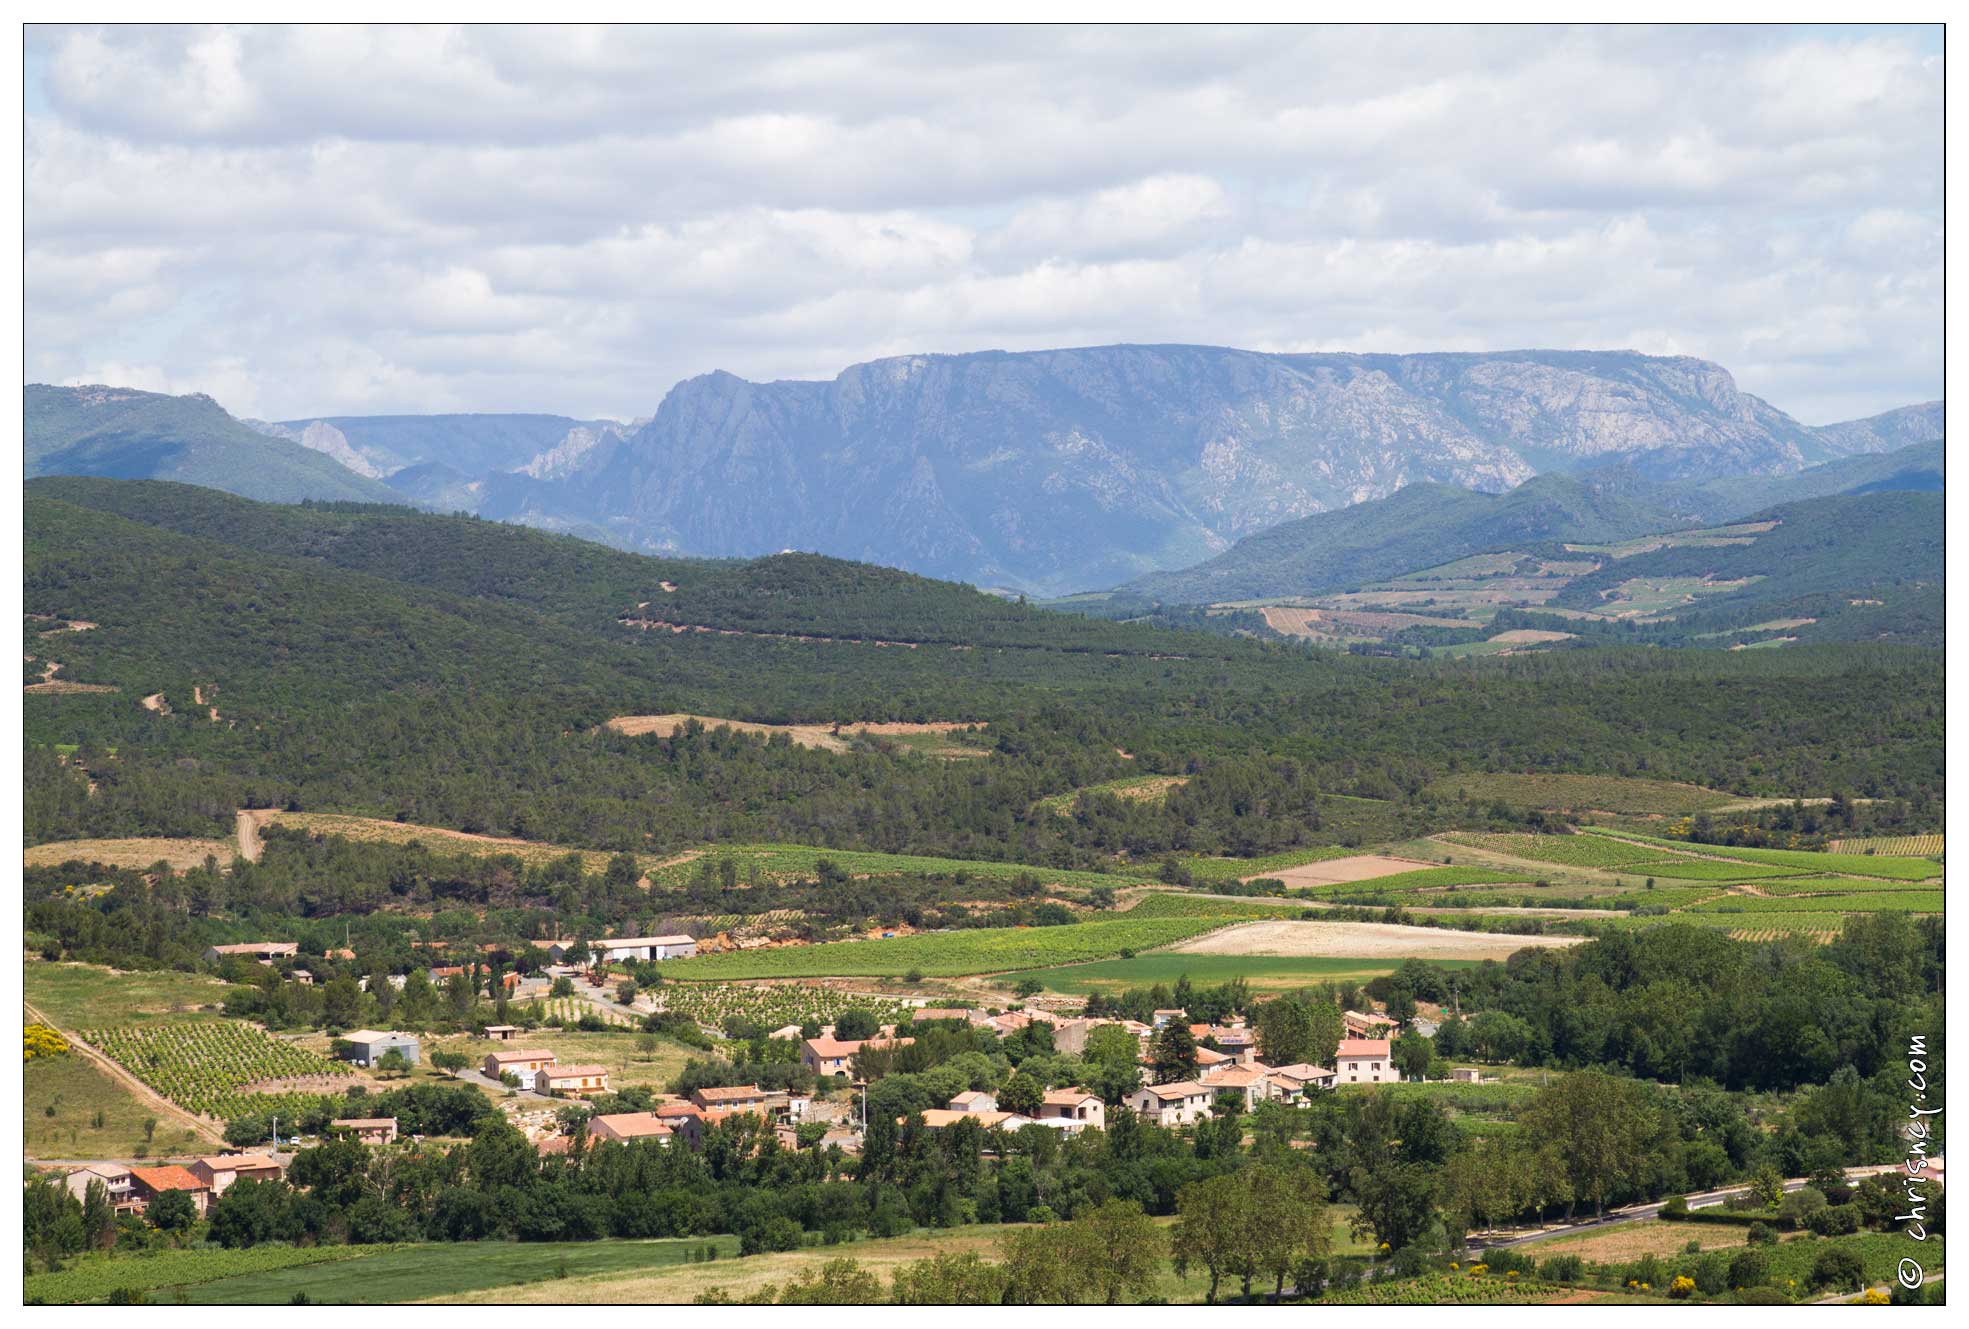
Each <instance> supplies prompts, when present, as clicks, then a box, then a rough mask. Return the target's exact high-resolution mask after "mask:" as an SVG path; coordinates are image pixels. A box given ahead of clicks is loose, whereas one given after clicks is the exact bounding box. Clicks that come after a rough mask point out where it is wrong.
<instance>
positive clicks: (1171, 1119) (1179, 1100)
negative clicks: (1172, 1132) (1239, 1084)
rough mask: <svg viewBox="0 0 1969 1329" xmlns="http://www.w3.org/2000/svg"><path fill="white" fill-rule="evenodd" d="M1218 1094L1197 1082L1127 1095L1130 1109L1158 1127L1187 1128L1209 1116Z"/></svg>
mask: <svg viewBox="0 0 1969 1329" xmlns="http://www.w3.org/2000/svg"><path fill="white" fill-rule="evenodd" d="M1216 1097H1217V1091H1216V1090H1215V1089H1212V1088H1211V1087H1210V1086H1209V1085H1206V1084H1198V1083H1197V1082H1196V1081H1194V1080H1177V1081H1174V1082H1173V1083H1170V1084H1150V1085H1144V1086H1142V1087H1141V1088H1140V1089H1137V1090H1136V1091H1135V1092H1134V1093H1132V1094H1130V1095H1129V1096H1128V1106H1129V1107H1131V1108H1133V1109H1135V1111H1136V1112H1137V1113H1138V1114H1139V1115H1140V1116H1141V1117H1142V1118H1143V1119H1144V1120H1146V1121H1150V1122H1153V1123H1154V1124H1155V1125H1157V1126H1171V1127H1173V1126H1187V1125H1189V1124H1190V1123H1191V1122H1194V1121H1195V1120H1197V1118H1199V1117H1205V1116H1208V1115H1209V1114H1210V1105H1211V1103H1212V1102H1214V1101H1215V1100H1216Z"/></svg>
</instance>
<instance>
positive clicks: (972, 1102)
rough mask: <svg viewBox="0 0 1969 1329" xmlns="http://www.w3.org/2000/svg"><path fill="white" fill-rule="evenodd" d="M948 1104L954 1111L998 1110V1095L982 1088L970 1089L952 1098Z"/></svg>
mask: <svg viewBox="0 0 1969 1329" xmlns="http://www.w3.org/2000/svg"><path fill="white" fill-rule="evenodd" d="M946 1106H947V1107H949V1108H950V1110H951V1111H952V1112H996V1111H998V1096H997V1095H996V1094H988V1093H986V1092H985V1091H984V1090H982V1089H969V1090H966V1091H965V1092H963V1093H961V1094H959V1095H957V1097H955V1098H953V1099H951V1100H950V1102H949V1103H948V1104H946Z"/></svg>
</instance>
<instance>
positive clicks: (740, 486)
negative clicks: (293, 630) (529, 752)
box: [488, 346, 1827, 593]
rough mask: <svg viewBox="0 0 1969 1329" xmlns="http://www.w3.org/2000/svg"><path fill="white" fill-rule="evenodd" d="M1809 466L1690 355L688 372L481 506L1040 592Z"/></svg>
mask: <svg viewBox="0 0 1969 1329" xmlns="http://www.w3.org/2000/svg"><path fill="white" fill-rule="evenodd" d="M1826 451H1827V449H1825V448H1824V447H1823V446H1822V445H1821V444H1820V443H1819V442H1818V441H1817V437H1816V434H1815V432H1814V431H1813V430H1810V429H1808V428H1806V427H1805V426H1803V425H1800V424H1799V423H1798V422H1797V421H1795V420H1792V419H1791V418H1790V417H1789V416H1787V415H1785V414H1784V413H1783V412H1782V411H1779V410H1776V409H1775V408H1773V407H1771V406H1769V405H1768V404H1767V403H1765V402H1762V401H1760V400H1758V399H1757V398H1755V397H1753V396H1750V395H1748V394H1746V393H1742V392H1740V391H1738V389H1737V387H1736V384H1735V382H1734V381H1733V380H1732V379H1731V377H1730V375H1729V374H1728V372H1727V371H1725V370H1723V369H1722V368H1720V367H1719V366H1717V365H1714V364H1710V363H1708V362H1707V361H1702V360H1695V359H1688V358H1664V357H1655V356H1644V355H1639V354H1635V353H1632V352H1552V351H1522V352H1499V353H1494V354H1471V355H1453V354H1442V355H1407V356H1392V355H1389V356H1382V355H1268V354H1261V353H1257V352H1250V351H1239V350H1229V349H1222V348H1216V347H1198V346H1108V347H1093V348H1088V349H1083V350H1067V351H1044V352H1033V353H1027V354H1007V353H1003V352H984V353H979V354H973V355H956V356H905V357H898V358H896V359H890V360H879V361H874V362H871V363H869V364H862V365H855V366H853V367H851V368H849V369H847V370H845V371H843V372H842V373H841V374H840V375H839V376H838V377H836V378H835V379H833V380H832V381H830V382H822V383H814V382H782V383H763V384H762V383H751V382H747V381H746V380H744V379H740V378H737V377H735V376H733V375H731V374H725V373H714V374H707V375H705V376H703V377H700V378H695V379H691V380H688V381H687V382H684V383H681V384H679V385H678V386H677V387H676V388H675V389H673V390H672V391H671V393H670V395H669V396H668V397H667V398H665V400H664V402H663V404H662V406H661V408H660V409H659V410H658V411H657V413H656V415H655V417H654V418H653V419H652V420H650V421H649V423H648V424H646V425H645V426H643V427H642V428H641V429H640V430H637V431H635V432H634V433H632V434H630V435H629V436H627V437H625V438H621V439H603V440H600V441H598V442H597V443H596V444H595V445H593V446H590V447H587V448H585V449H584V450H583V452H582V455H581V456H580V458H579V459H578V460H577V461H576V462H575V463H574V465H573V467H572V468H571V469H567V470H566V471H565V472H564V473H563V474H561V476H560V478H558V479H545V478H544V477H543V480H544V482H543V483H537V484H529V485H527V486H525V487H524V489H523V491H522V492H514V491H513V489H512V487H511V486H502V492H503V493H504V494H505V499H506V501H505V504H504V506H505V507H506V509H507V511H506V512H504V513H500V514H494V513H490V512H489V513H488V515H514V516H518V517H519V518H520V519H522V520H546V519H548V518H550V517H551V518H553V519H556V520H561V521H566V520H574V519H580V520H584V521H588V522H593V523H598V524H600V525H602V526H604V527H605V528H606V529H608V530H609V531H611V532H612V533H613V537H614V538H616V539H618V540H620V541H622V542H623V543H627V544H631V545H633V546H635V547H641V548H649V549H660V550H673V551H681V552H688V553H692V554H712V555H746V554H757V553H763V552H771V551H774V550H778V549H782V548H799V549H812V550H817V551H820V552H824V553H829V554H835V555H840V556H843V557H849V558H862V559H867V560H870V561H874V562H881V563H888V564H892V565H897V566H901V567H906V568H909V569H911V570H913V571H917V572H922V573H926V574H930V575H935V576H947V577H955V578H960V579H963V580H967V581H972V582H976V583H978V584H980V585H987V586H993V585H998V586H1012V587H1019V588H1022V589H1029V590H1034V591H1039V592H1046V593H1057V592H1061V591H1065V590H1070V589H1083V588H1088V587H1096V586H1105V585H1112V584H1115V583H1117V582H1120V581H1125V580H1127V579H1128V578H1129V577H1132V576H1135V575H1138V574H1140V573H1142V572H1145V571H1149V570H1152V569H1156V568H1170V567H1181V566H1186V565H1188V564H1190V563H1194V562H1196V561H1198V560H1199V559H1202V558H1205V557H1208V556H1209V555H1211V554H1213V553H1216V552H1218V551H1220V550H1222V549H1224V548H1227V547H1228V546H1229V545H1230V544H1231V543H1233V542H1235V541H1236V540H1238V539H1240V538H1242V537H1244V536H1246V535H1249V534H1251V533H1252V532H1254V531H1258V530H1261V529H1264V528H1265V527H1268V526H1271V525H1274V524H1276V523H1278V522H1281V521H1287V520H1291V519H1293V518H1296V517H1302V516H1305V515H1308V514H1310V513H1314V512H1323V511H1329V510H1332V509H1334V508H1339V507H1345V506H1347V505H1348V504H1352V503H1357V502H1361V501H1364V500H1368V499H1374V498H1380V497H1384V496H1386V495H1388V494H1391V493H1393V492H1394V491H1396V490H1397V489H1400V488H1401V487H1402V486H1404V485H1408V484H1413V483H1416V482H1420V481H1436V482H1442V483H1447V484H1455V485H1462V486H1466V487H1471V488H1477V489H1483V490H1490V491H1501V490H1504V489H1509V488H1511V487H1512V486H1514V485H1517V484H1520V483H1522V482H1523V481H1525V480H1526V479H1529V478H1530V477H1531V476H1533V475H1534V474H1537V473H1540V472H1545V471H1554V470H1557V471H1576V470H1582V469H1587V468H1591V467H1595V466H1599V465H1604V464H1608V463H1613V462H1620V463H1624V464H1627V465H1629V466H1631V467H1633V468H1634V469H1635V470H1637V471H1638V472H1639V473H1642V474H1645V475H1648V476H1651V477H1654V478H1688V477H1702V476H1710V475H1721V474H1777V473H1783V472H1786V471H1791V470H1796V469H1799V468H1800V467H1802V466H1804V465H1806V464H1807V463H1808V462H1810V461H1814V460H1817V459H1818V458H1819V457H1820V456H1823V455H1825V454H1826Z"/></svg>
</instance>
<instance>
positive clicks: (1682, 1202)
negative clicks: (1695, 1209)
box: [1661, 1195, 1689, 1222]
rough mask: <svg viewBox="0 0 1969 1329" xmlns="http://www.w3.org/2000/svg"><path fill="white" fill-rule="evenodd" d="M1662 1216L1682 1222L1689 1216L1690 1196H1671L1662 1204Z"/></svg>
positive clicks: (1671, 1220) (1672, 1220)
mask: <svg viewBox="0 0 1969 1329" xmlns="http://www.w3.org/2000/svg"><path fill="white" fill-rule="evenodd" d="M1661 1216H1662V1217H1663V1218H1665V1219H1668V1220H1669V1221H1670V1222H1680V1221H1681V1220H1682V1219H1685V1218H1687V1217H1688V1216H1689V1197H1688V1196H1686V1195H1671V1196H1669V1197H1668V1200H1667V1202H1666V1203H1665V1204H1663V1205H1662V1206H1661Z"/></svg>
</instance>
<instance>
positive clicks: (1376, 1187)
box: [1351, 1158, 1437, 1251]
mask: <svg viewBox="0 0 1969 1329" xmlns="http://www.w3.org/2000/svg"><path fill="white" fill-rule="evenodd" d="M1436 1185H1437V1176H1436V1169H1435V1168H1433V1167H1430V1166H1429V1165H1427V1164H1424V1163H1398V1162H1395V1161H1393V1160H1390V1159H1386V1158H1383V1159H1378V1160H1376V1162H1375V1165H1374V1166H1373V1167H1372V1168H1355V1169H1354V1175H1353V1187H1354V1195H1355V1197H1356V1198H1357V1199H1358V1200H1359V1202H1360V1211H1359V1212H1358V1213H1356V1214H1355V1215H1354V1217H1353V1219H1352V1220H1351V1226H1352V1228H1353V1231H1354V1234H1355V1236H1357V1237H1358V1236H1362V1235H1365V1234H1366V1233H1369V1232H1372V1233H1373V1234H1374V1236H1375V1238H1376V1239H1377V1240H1379V1241H1383V1242H1386V1243H1387V1244H1388V1248H1389V1249H1390V1250H1395V1251H1400V1250H1404V1249H1406V1248H1408V1247H1409V1246H1412V1245H1414V1244H1415V1243H1416V1242H1417V1241H1419V1240H1420V1239H1421V1238H1422V1236H1423V1234H1424V1233H1426V1232H1427V1231H1428V1230H1429V1226H1430V1224H1431V1223H1433V1222H1434V1221H1435V1217H1436Z"/></svg>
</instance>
